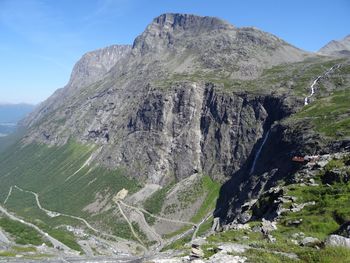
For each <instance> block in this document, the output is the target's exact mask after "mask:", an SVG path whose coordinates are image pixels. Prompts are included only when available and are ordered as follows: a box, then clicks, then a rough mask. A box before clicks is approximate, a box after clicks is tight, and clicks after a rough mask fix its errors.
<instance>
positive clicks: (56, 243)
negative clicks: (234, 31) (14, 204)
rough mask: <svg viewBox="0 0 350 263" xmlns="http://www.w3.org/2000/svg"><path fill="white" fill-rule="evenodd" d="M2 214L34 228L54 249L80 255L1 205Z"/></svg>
mask: <svg viewBox="0 0 350 263" xmlns="http://www.w3.org/2000/svg"><path fill="white" fill-rule="evenodd" d="M0 212H2V213H3V214H5V215H6V216H8V217H9V218H10V219H12V220H14V221H17V222H20V223H22V224H24V225H27V226H30V227H32V228H34V229H35V230H36V231H38V232H39V233H40V234H41V235H43V236H45V237H46V238H47V239H48V240H49V241H50V242H51V243H52V245H53V246H54V247H56V248H60V249H63V250H64V251H65V252H69V253H72V254H78V252H77V251H74V250H72V249H71V248H69V247H67V246H66V245H65V244H63V243H62V242H60V241H58V240H57V239H55V238H54V237H52V236H50V235H49V234H48V233H46V232H44V231H43V230H41V229H40V228H39V227H37V226H36V225H34V224H32V223H29V222H26V221H24V220H23V219H21V218H18V217H16V216H15V215H13V214H10V213H9V212H8V211H7V210H6V209H5V208H4V207H2V206H1V205H0Z"/></svg>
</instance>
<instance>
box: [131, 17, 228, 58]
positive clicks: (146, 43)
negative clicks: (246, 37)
mask: <svg viewBox="0 0 350 263" xmlns="http://www.w3.org/2000/svg"><path fill="white" fill-rule="evenodd" d="M233 29H234V26H233V25H231V24H229V23H227V22H225V21H223V20H221V19H219V18H216V17H208V16H197V15H190V14H173V13H167V14H163V15H160V16H158V17H156V18H155V19H153V21H152V22H151V23H150V24H149V25H148V26H147V27H146V29H145V31H144V32H143V33H142V34H141V35H140V36H138V37H137V38H136V39H135V41H134V44H133V49H134V50H139V51H141V53H142V54H145V53H147V52H148V51H151V50H152V52H154V51H155V50H158V51H159V48H160V44H163V45H162V46H163V47H169V46H173V45H174V43H175V42H176V39H178V38H180V37H181V38H182V39H183V38H184V37H192V38H194V37H196V36H198V35H201V34H210V33H211V32H213V31H215V32H222V31H228V30H233Z"/></svg>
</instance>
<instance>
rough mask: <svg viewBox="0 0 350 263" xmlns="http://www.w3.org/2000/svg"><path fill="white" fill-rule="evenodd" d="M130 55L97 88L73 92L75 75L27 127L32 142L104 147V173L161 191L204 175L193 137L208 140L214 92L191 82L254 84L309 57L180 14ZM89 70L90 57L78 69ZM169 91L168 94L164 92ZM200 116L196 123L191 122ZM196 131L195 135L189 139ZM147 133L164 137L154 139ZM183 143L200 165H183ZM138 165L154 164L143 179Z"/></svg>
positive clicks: (152, 29)
mask: <svg viewBox="0 0 350 263" xmlns="http://www.w3.org/2000/svg"><path fill="white" fill-rule="evenodd" d="M125 50H126V51H127V52H126V53H125V56H120V57H119V56H115V58H117V60H118V61H116V63H115V65H114V66H113V67H112V68H111V69H110V71H109V72H108V73H107V72H106V73H107V74H106V75H105V76H103V78H102V79H94V80H95V81H97V80H98V82H95V83H94V84H92V85H88V84H87V85H83V86H81V87H77V88H75V89H72V88H71V86H72V84H71V83H73V84H74V79H80V78H81V77H80V76H79V74H80V73H81V71H77V70H73V73H72V78H71V80H70V82H69V83H70V84H68V86H67V87H66V88H64V89H63V90H61V91H59V93H57V94H55V95H53V97H51V98H49V100H48V101H47V102H44V103H43V104H42V105H41V106H40V107H39V108H38V110H37V111H38V113H37V112H34V114H32V116H30V117H29V118H28V119H27V120H26V122H27V124H28V127H29V128H31V127H35V129H30V132H29V134H28V137H27V142H32V141H40V142H44V143H50V144H51V143H53V144H64V143H66V142H67V141H68V140H69V138H75V139H77V140H78V141H81V142H93V143H97V144H98V145H101V146H102V147H101V151H100V154H99V155H98V156H97V157H96V158H97V159H98V162H99V163H102V164H103V165H104V166H107V167H114V168H115V167H117V166H126V167H127V168H128V169H129V170H130V172H131V173H132V174H134V175H135V177H143V180H146V181H149V182H151V183H157V184H159V183H160V184H163V183H162V182H163V181H164V180H165V181H164V182H169V181H170V180H172V179H171V178H170V177H169V174H171V173H174V175H175V177H176V178H178V179H181V178H185V177H188V176H189V175H191V173H192V171H193V170H202V168H201V164H200V163H199V162H200V156H198V155H197V154H196V152H199V151H200V147H201V146H200V142H199V141H198V142H193V141H192V138H193V137H196V136H195V134H197V133H198V134H199V133H201V127H200V116H201V115H202V105H203V104H204V103H205V101H206V100H209V99H210V96H211V91H210V90H211V89H213V88H214V87H210V85H209V86H208V85H206V84H205V83H200V82H197V81H193V82H192V83H191V81H190V80H191V79H195V78H198V76H200V75H202V74H204V75H206V76H213V77H214V78H219V79H220V78H221V79H223V80H225V81H232V80H234V79H238V80H247V79H248V80H251V79H254V78H256V77H257V76H259V75H260V74H262V72H263V70H264V69H266V68H270V67H272V66H273V65H276V64H281V63H286V62H295V61H301V60H303V59H304V58H305V57H306V56H307V55H308V54H307V53H306V52H304V51H301V50H299V49H297V48H295V47H292V46H291V45H289V44H287V43H286V42H284V41H282V40H281V39H279V38H277V37H275V36H273V35H271V34H268V33H265V32H262V31H259V30H257V29H254V28H235V27H234V26H232V25H230V24H228V23H227V22H225V21H222V20H220V19H217V18H211V17H198V16H193V15H181V14H165V15H162V16H160V17H158V18H156V19H155V20H154V21H153V22H152V23H151V24H150V25H149V26H148V27H147V28H146V30H145V31H144V32H143V33H142V34H141V35H140V36H139V37H137V38H136V40H135V41H134V44H133V47H132V49H131V50H129V49H125ZM96 52H100V51H96ZM119 58H120V59H119ZM84 63H85V60H84V58H83V59H82V60H81V61H79V62H78V63H77V65H76V66H75V69H76V68H80V67H82V66H81V65H83V64H84ZM111 64H112V63H111ZM84 68H85V67H84ZM86 68H88V67H86ZM76 74H78V75H76ZM86 74H88V75H89V73H86ZM176 79H180V80H181V79H183V80H186V81H183V82H182V83H179V84H178V85H177V86H178V87H177V88H175V87H174V85H173V84H172V82H174V80H176ZM169 82H170V83H169ZM186 82H187V83H186ZM163 86H164V87H163ZM164 88H165V89H166V90H167V92H162V91H161V90H162V89H164ZM71 90H73V91H71ZM186 100H187V101H186ZM207 103H210V102H209V101H208V102H207ZM227 106H229V105H227ZM238 107H240V106H238ZM182 111H184V113H182ZM193 114H197V115H196V116H194V115H193ZM232 114H233V113H232ZM262 114H265V113H262ZM194 117H195V119H196V121H195V122H194V121H193V122H191V119H192V118H194ZM254 118H255V117H254ZM188 128H190V129H188ZM257 128H258V129H260V128H259V127H257ZM192 131H193V132H194V134H188V132H192ZM147 134H149V135H151V134H159V137H157V138H156V139H154V138H151V140H150V137H149V136H147ZM144 135H146V136H144ZM180 135H181V136H180ZM211 136H214V134H212V135H211ZM178 141H181V142H178ZM177 144H178V145H179V148H180V149H177V147H176V145H177ZM183 144H188V145H191V147H190V148H191V149H192V152H191V153H189V155H190V156H187V157H188V160H191V163H192V162H197V164H190V165H189V166H191V167H186V165H184V164H182V165H179V162H183V160H182V157H185V156H183V154H182V153H181V151H182V150H181V149H182V145H183ZM208 147H209V148H210V147H212V146H209V145H208ZM126 149H128V150H126ZM143 149H147V150H146V151H145V150H143ZM223 151H224V149H223ZM248 151H249V150H248ZM245 154H246V153H244V155H245ZM230 155H231V154H230ZM150 156H157V157H156V159H157V160H158V161H156V162H155V161H152V160H151V161H150ZM180 156H182V157H181V158H180ZM187 157H185V158H187ZM226 158H229V159H232V158H231V156H227V157H225V159H226ZM97 159H96V160H97ZM139 162H141V163H149V162H150V165H149V166H148V167H147V168H146V170H145V171H142V172H141V171H140V170H139V169H138V168H135V167H138V166H139V165H138V163H139ZM180 167H182V168H180ZM237 167H238V166H236V167H235V169H237ZM208 169H209V168H208ZM220 169H221V168H220ZM221 172H222V171H219V173H221ZM151 177H152V178H151Z"/></svg>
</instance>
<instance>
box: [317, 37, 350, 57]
mask: <svg viewBox="0 0 350 263" xmlns="http://www.w3.org/2000/svg"><path fill="white" fill-rule="evenodd" d="M318 53H320V54H322V55H328V56H338V57H342V56H346V57H350V35H348V36H346V37H345V38H343V39H342V40H338V41H337V40H332V41H330V42H329V43H328V44H327V45H325V46H324V47H322V48H321V49H320V50H319V51H318Z"/></svg>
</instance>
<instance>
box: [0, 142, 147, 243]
mask: <svg viewBox="0 0 350 263" xmlns="http://www.w3.org/2000/svg"><path fill="white" fill-rule="evenodd" d="M94 150H95V147H93V146H91V145H90V146H89V145H82V144H79V143H76V142H73V141H70V142H69V143H67V144H66V145H64V146H59V147H58V146H52V147H48V146H46V145H39V144H30V145H26V146H23V145H20V144H17V145H16V146H15V147H11V148H9V149H8V150H7V151H5V152H4V153H3V154H1V155H0V202H2V203H3V202H4V200H5V198H6V196H7V194H8V192H9V189H10V187H11V186H14V185H17V186H19V187H21V188H23V189H24V190H28V191H33V192H36V193H37V194H38V195H39V200H40V203H41V205H42V206H43V207H44V208H45V209H48V210H52V211H57V212H60V213H66V214H69V215H74V216H79V217H83V218H85V219H87V220H88V221H89V223H91V224H92V225H95V226H96V227H97V228H99V229H102V230H105V231H106V232H109V233H114V234H116V235H119V236H122V237H127V236H129V234H130V233H126V232H127V231H124V230H123V231H121V232H120V233H119V231H118V229H115V227H114V224H118V222H119V223H121V221H120V219H118V218H117V217H116V216H115V215H114V214H113V213H114V212H115V211H114V210H115V207H113V206H111V207H110V208H109V210H108V211H107V212H106V213H105V214H104V217H103V218H100V217H96V216H94V215H93V214H91V213H89V212H88V211H87V210H86V209H85V210H84V207H86V206H87V205H88V204H91V203H93V202H94V201H95V200H96V196H97V195H99V196H100V197H101V196H102V198H106V199H107V202H110V200H111V199H112V197H113V195H114V194H116V193H117V192H118V191H120V190H121V189H122V188H127V189H128V190H129V192H131V193H133V192H135V191H136V190H137V189H139V187H140V185H139V183H138V182H137V181H136V180H133V179H129V178H128V177H127V176H126V174H125V173H124V171H123V170H122V169H116V170H108V169H106V168H102V167H99V166H97V165H96V164H94V163H92V164H90V165H87V166H86V167H84V168H82V169H81V170H80V171H79V172H77V171H78V170H79V169H80V168H81V167H82V166H83V165H84V163H85V162H86V161H87V159H88V158H89V157H90V156H91V154H92V152H93V151H94ZM74 173H76V174H75V175H74ZM72 175H73V176H72ZM69 177H70V178H69ZM68 178H69V179H68ZM5 206H6V207H7V208H8V209H9V210H10V211H14V212H15V213H16V214H18V215H19V216H22V217H24V218H25V219H26V220H28V221H31V222H33V223H35V224H37V225H38V226H40V227H41V228H43V229H45V230H46V231H47V232H50V233H51V232H52V235H53V236H57V238H58V239H60V240H61V241H62V240H64V241H66V243H68V244H70V246H71V247H72V246H74V243H73V242H72V237H70V236H69V235H68V234H67V232H64V231H63V232H62V231H56V232H55V231H54V230H53V228H54V227H55V226H58V225H62V224H70V225H80V226H84V225H83V224H82V223H81V222H80V221H78V220H75V219H72V218H69V217H65V216H58V217H54V218H51V217H49V216H48V215H46V213H45V212H44V211H41V210H40V209H39V208H38V206H37V204H36V201H35V197H34V195H33V194H31V193H28V192H21V191H19V190H18V189H16V188H13V191H12V194H11V197H10V198H9V199H8V201H7V203H6V205H5ZM124 232H125V233H124Z"/></svg>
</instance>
